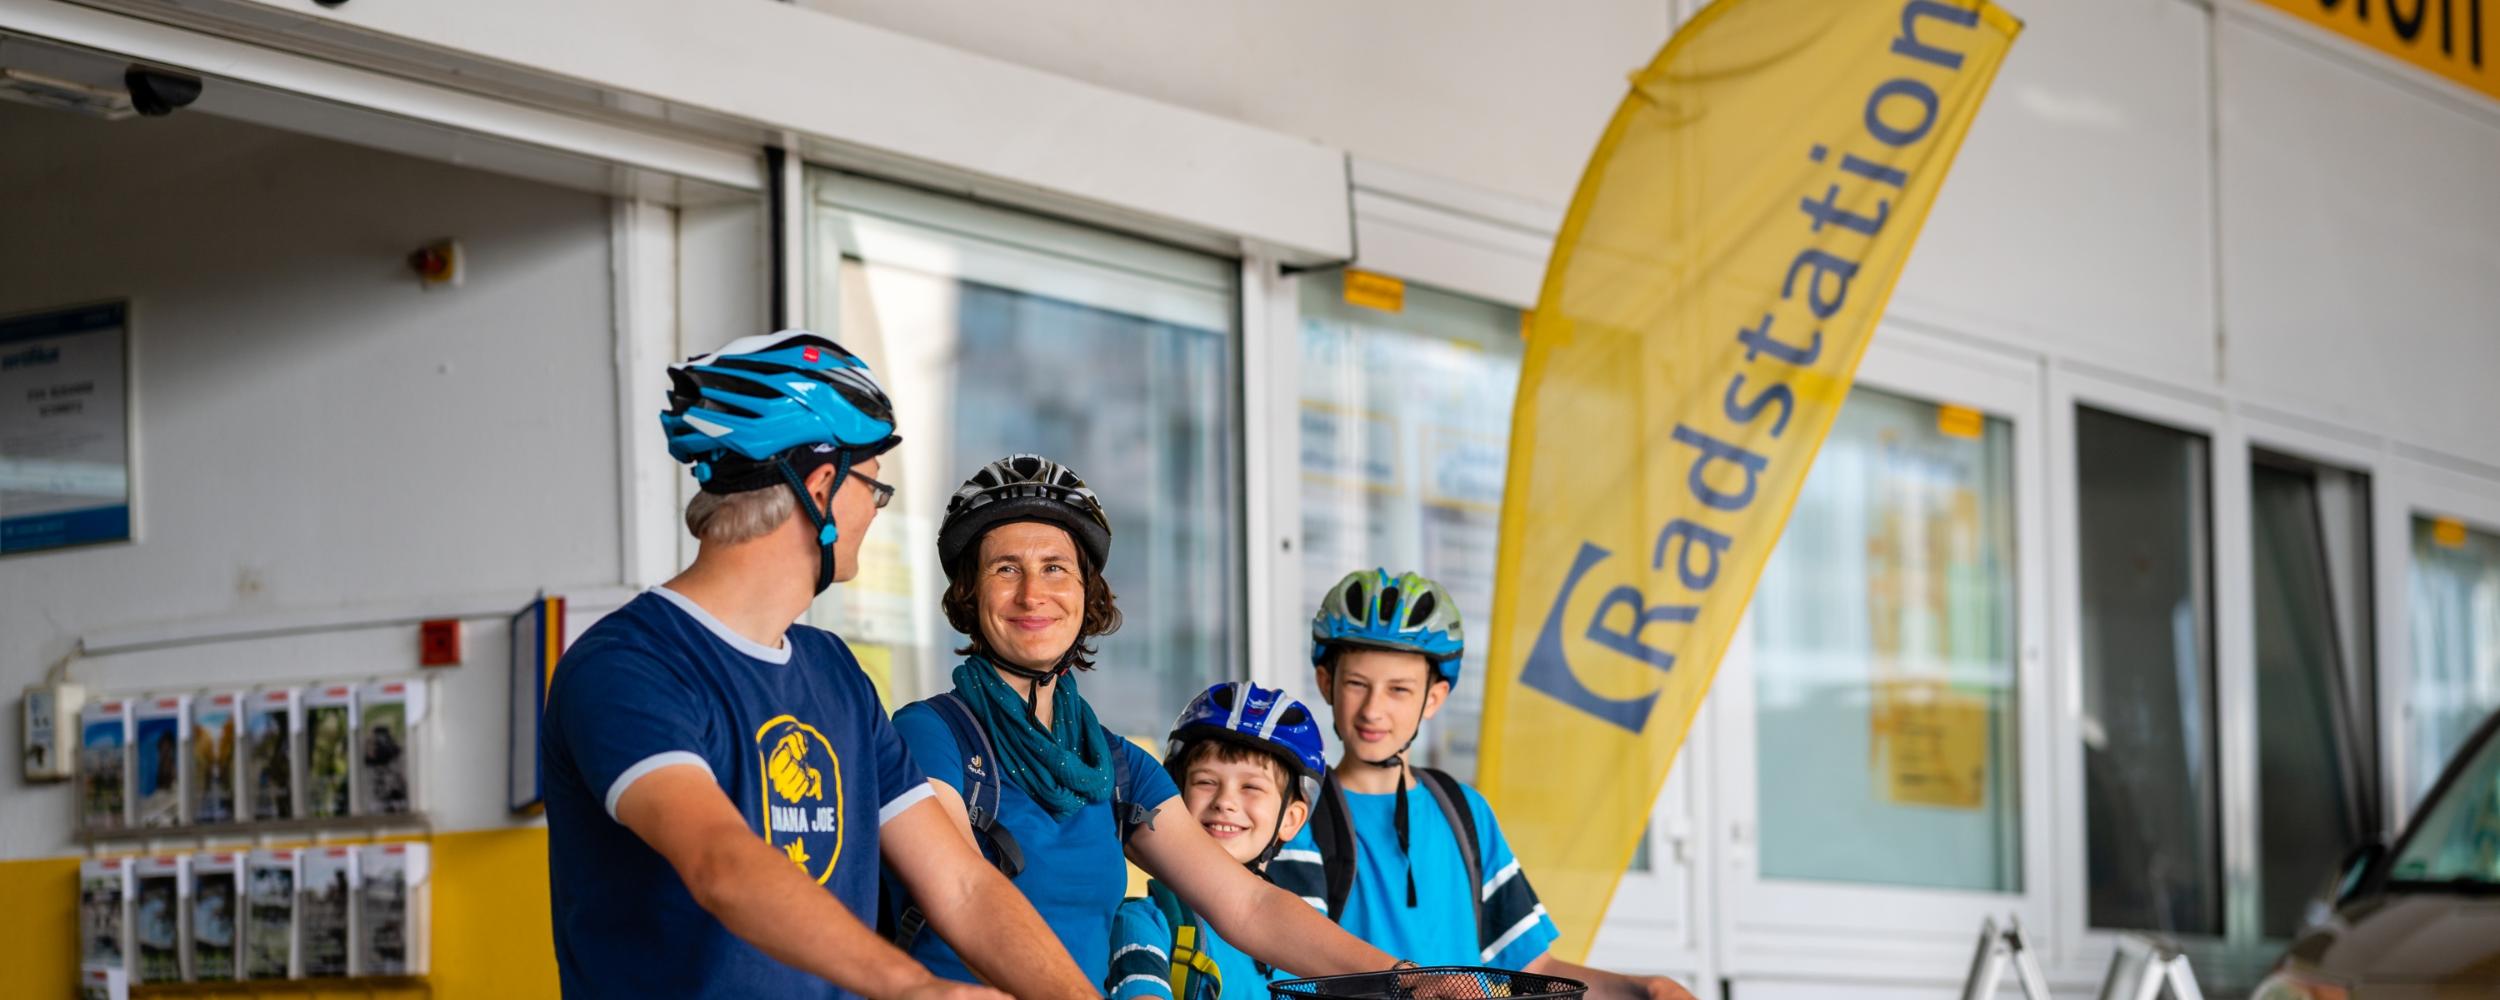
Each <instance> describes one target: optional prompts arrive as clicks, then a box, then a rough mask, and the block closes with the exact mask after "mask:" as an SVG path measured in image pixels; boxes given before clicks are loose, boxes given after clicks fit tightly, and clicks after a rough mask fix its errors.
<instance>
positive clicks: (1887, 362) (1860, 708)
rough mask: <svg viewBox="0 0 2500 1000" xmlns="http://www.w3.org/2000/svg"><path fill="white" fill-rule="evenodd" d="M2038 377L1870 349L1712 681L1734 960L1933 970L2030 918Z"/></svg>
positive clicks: (1734, 965)
mask: <svg viewBox="0 0 2500 1000" xmlns="http://www.w3.org/2000/svg"><path fill="white" fill-rule="evenodd" d="M2040 395H2041V394H2040V390H2039V383H2038V379H2037V376H2036V374H2035V373H2034V371H2033V370H2031V369H2030V368H2028V367H2027V366H2024V365H2021V364H2019V363H2011V362H1997V361H1996V360H1995V359H1993V358H1988V357H1985V356H1975V355H1973V354H1972V352H1969V351H1968V350H1964V349H1956V348H1954V347H1951V346H1945V345H1933V344H1931V343H1930V342H1927V341H1924V340H1921V339H1918V338H1916V337H1915V336H1912V335H1908V334H1903V333H1896V332H1895V331H1893V330H1889V329H1888V330H1885V331H1884V332H1883V333H1882V334H1881V335H1880V336H1879V337H1878V339H1877V341H1876V344H1875V347H1874V349H1873V350H1871V351H1870V352H1869V354H1868V356H1867V359H1866V362H1865V363H1864V365H1863V366H1862V367H1861V369H1860V372H1859V377H1858V379H1857V383H1856V387H1855V388H1854V389H1852V390H1851V392H1850V396H1849V401H1848V403H1847V405H1846V406H1845V407H1844V408H1843V409H1842V411H1841V414H1840V417H1839V420H1838V421H1837V423H1835V424H1834V426H1833V429H1832V433H1831V436H1830V438H1829V439H1828V440H1827V441H1826V442H1825V443H1824V446H1823V449H1822V451H1821V452H1820V454H1819V455H1818V456H1817V458H1816V459H1815V465H1814V469H1813V471H1812V473H1810V474H1809V476H1808V477H1807V480H1806V485H1805V489H1804V492H1803V493H1802V494H1800V496H1799V498H1798V501H1797V505H1796V507H1795V509H1794V510H1793V512H1792V513H1791V515H1790V519H1789V522H1788V526H1787V528H1786V530H1785V532H1784V533H1783V534H1782V536H1781V539H1780V545H1779V549H1778V551H1777V552H1776V553H1774V554H1773V556H1772V558H1771V562H1770V564H1769V566H1768V567H1767V568H1766V569H1765V571H1764V573H1763V576H1762V580H1761V582H1760V584H1759V585H1758V586H1757V587H1756V589H1755V592H1754V597H1753V601H1752V604H1751V606H1750V608H1749V611H1748V613H1747V619H1746V622H1745V624H1744V625H1743V626H1742V628H1741V630H1740V632H1739V634H1738V636H1737V639H1736V641H1735V642H1734V643H1733V644H1732V645H1731V647H1730V650H1729V653H1728V656H1727V659H1726V662H1725V663H1724V664H1723V665H1722V667H1721V670H1720V674H1719V677H1718V680H1717V682H1716V684H1715V685H1714V686H1713V689H1712V693H1711V700H1712V702H1713V703H1714V707H1715V710H1716V711H1717V713H1718V716H1717V718H1718V721H1719V723H1720V724H1721V726H1722V727H1723V728H1722V729H1721V731H1720V737H1721V738H1720V739H1719V740H1718V742H1717V743H1716V745H1715V746H1714V747H1713V750H1714V751H1715V752H1716V753H1717V754H1718V755H1719V760H1718V767H1717V773H1716V777H1717V779H1718V780H1717V784H1716V788H1715V791H1716V793H1717V796H1718V801H1719V804H1720V814H1719V816H1720V820H1719V826H1720V828H1719V830H1718V837H1719V841H1720V843H1719V845H1718V846H1719V848H1720V851H1721V854H1720V864H1719V869H1718V874H1719V875H1721V876H1723V881H1722V883H1721V884H1722V885H1723V886H1724V891H1723V892H1721V893H1720V897H1721V899H1722V900H1723V902H1724V904H1725V905H1723V906H1722V908H1721V910H1720V914H1719V921H1718V923H1719V926H1718V928H1717V930H1718V934H1719V941H1720V942H1721V954H1722V957H1723V959H1724V961H1725V963H1726V968H1727V974H1729V975H1732V976H1765V977H1772V976H1782V975H1811V974H1814V973H1816V972H1817V971H1818V970H1820V971H1823V972H1825V973H1845V974H1849V975H1868V974H1882V972H1883V970H1887V969H1898V970H1900V974H1903V975H1913V976H1917V977H1919V978H1933V977H1934V976H1935V970H1936V969H1938V968H1951V967H1955V964H1956V962H1966V961H1967V960H1968V957H1969V949H1970V942H1971V940H1972V938H1973V937H1974V935H1975V934H1976V933H1977V930H1978V927H1979V924H1980V921H1981V920H1983V919H1985V918H1987V917H1990V916H1994V917H1997V918H1998V919H2002V918H2003V917H2004V916H2005V915H2006V914H2008V913H2020V914H2023V915H2024V916H2025V917H2026V919H2027V921H2028V922H2030V923H2032V924H2034V925H2039V924H2040V923H2041V920H2040V918H2042V917H2044V915H2045V910H2044V909H2041V908H2040V907H2038V906H2037V905H2036V904H2037V902H2038V900H2040V899H2041V898H2043V895H2044V893H2043V891H2042V890H2043V889H2044V886H2043V885H2042V883H2043V881H2044V876H2043V874H2042V873H2043V872H2044V868H2043V867H2042V866H2043V861H2042V859H2041V858H2040V856H2039V853H2040V852H2039V851H2038V850H2036V845H2038V844H2041V843H2044V842H2045V841H2044V838H2043V836H2042V830H2043V829H2044V827H2043V819H2042V817H2043V813H2044V810H2043V809H2042V807H2041V806H2040V804H2039V803H2038V802H2036V801H2034V800H2033V796H2034V795H2036V793H2035V792H2032V791H2030V790H2032V789H2037V788H2039V787H2040V784H2041V780H2040V779H2041V777H2042V775H2043V774H2044V771H2043V769H2042V767H2041V761H2042V759H2043V755H2042V754H2040V753H2038V752H2036V746H2035V745H2036V744H2037V743H2038V741H2039V739H2040V736H2039V734H2040V733H2041V732H2042V731H2043V727H2042V712H2043V707H2042V705H2043V702H2044V698H2043V695H2042V690H2041V689H2042V688H2043V687H2044V685H2042V684H2041V683H2039V678H2040V676H2041V673H2040V669H2041V668H2040V663H2041V659H2040V655H2039V650H2040V647H2041V645H2042V640H2041V633H2042V625H2041V623H2042V620H2043V615H2044V604H2043V601H2042V594H2043V591H2044V588H2043V587H2042V586H2041V583H2040V579H2041V568H2040V564H2041V559H2040V556H2039V553H2040V552H2041V551H2042V550H2043V548H2044V546H2043V544H2042V538H2043V526H2042V521H2043V515H2042V513H2041V511H2042V503H2041V499H2040V498H2041V497H2042V495H2043V492H2044V491H2043V486H2042V483H2043V477H2044V472H2043V469H2044V463H2043V461H2042V451H2043V449H2042V448H2041V445H2040V443H2039V439H2040V430H2039V428H2040V424H2041V421H2040V420H2039V407H2040ZM1957 956H1958V957H1957Z"/></svg>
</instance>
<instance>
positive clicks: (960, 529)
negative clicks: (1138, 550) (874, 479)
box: [938, 455, 1111, 572]
mask: <svg viewBox="0 0 2500 1000" xmlns="http://www.w3.org/2000/svg"><path fill="white" fill-rule="evenodd" d="M1011 521H1040V522H1043V523H1045V524H1051V525H1056V526H1058V527H1059V528H1062V529H1065V530H1066V531H1067V533H1068V534H1069V535H1070V536H1071V537H1073V538H1075V539H1076V544H1077V545H1078V546H1079V547H1080V548H1083V549H1084V550H1085V554H1086V555H1087V556H1090V557H1092V559H1093V561H1094V571H1095V572H1101V571H1102V567H1103V566H1105V565H1108V564H1109V563H1110V562H1111V521H1110V519H1109V518H1106V517H1104V516H1103V513H1102V503H1101V502H1100V501H1098V500H1095V499H1094V491H1093V490H1091V489H1089V488H1087V487H1086V485H1085V480H1083V479H1079V478H1077V475H1076V473H1074V472H1071V471H1068V467H1067V466H1064V465H1061V464H1059V463H1057V462H1054V461H1051V460H1050V459H1047V458H1043V457H1042V456H1040V455H1009V456H1007V457H1005V458H1002V459H999V460H998V461H995V462H991V463H990V464H988V465H984V466H982V467H981V471H979V472H975V473H973V474H972V478H970V479H966V480H964V484H963V485H962V486H959V487H957V488H956V489H955V496H954V499H951V500H948V501H947V502H946V519H945V520H944V521H943V522H941V523H940V524H939V526H938V559H939V565H941V566H945V567H948V568H949V569H950V570H951V569H952V568H953V567H954V566H955V565H956V560H958V559H961V558H962V557H963V554H964V552H965V551H966V550H968V549H970V548H972V547H973V546H974V545H977V544H979V543H980V540H981V535H982V534H983V533H984V532H987V531H989V530H990V529H991V528H995V527H997V526H999V525H1002V524H1006V523H1008V522H1011Z"/></svg>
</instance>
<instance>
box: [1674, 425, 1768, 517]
mask: <svg viewBox="0 0 2500 1000" xmlns="http://www.w3.org/2000/svg"><path fill="white" fill-rule="evenodd" d="M1675 439H1676V440H1677V441H1679V442H1682V443H1684V444H1688V445H1691V446H1693V448H1694V450H1696V451H1699V452H1701V457H1699V458H1696V459H1694V460H1693V468H1692V471H1690V472H1688V473H1686V474H1685V476H1684V483H1685V485H1686V486H1688V487H1691V489H1692V491H1693V499H1696V500H1699V501H1701V502H1702V504H1703V505H1704V506H1707V507H1711V508H1715V509H1718V510H1743V509H1745V505H1747V504H1750V503H1752V502H1753V492H1754V489H1755V488H1756V487H1758V486H1760V485H1761V484H1762V470H1763V469H1764V468H1765V467H1767V466H1769V465H1770V464H1771V460H1770V459H1767V458H1764V457H1762V456H1760V455H1756V454H1754V453H1753V452H1750V451H1746V450H1745V449H1743V448H1739V447H1737V446H1735V445H1732V444H1728V443H1727V442H1725V441H1721V440H1719V439H1717V438H1714V437H1711V436H1710V435H1708V434H1704V433H1702V432H1700V431H1697V430H1694V429H1692V428H1690V427H1686V426H1684V425H1683V424H1677V425H1675ZM1712 462H1726V463H1728V464H1730V465H1733V466H1735V467H1736V468H1738V469H1740V470H1743V471H1744V473H1745V487H1744V488H1743V489H1741V490H1737V491H1735V492H1733V493H1730V492H1725V491H1722V490H1719V489H1717V488H1715V487H1712V486H1711V485H1710V482H1709V478H1708V475H1707V472H1708V470H1709V468H1710V463H1712Z"/></svg>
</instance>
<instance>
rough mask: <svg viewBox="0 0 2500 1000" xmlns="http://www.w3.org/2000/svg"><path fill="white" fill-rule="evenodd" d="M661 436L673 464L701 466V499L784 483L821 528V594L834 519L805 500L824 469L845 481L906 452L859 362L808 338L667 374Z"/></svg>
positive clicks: (742, 348) (784, 334)
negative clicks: (890, 452)
mask: <svg viewBox="0 0 2500 1000" xmlns="http://www.w3.org/2000/svg"><path fill="white" fill-rule="evenodd" d="M668 382H669V392H668V409H667V410H665V411H662V412H661V414H660V431H661V433H662V434H664V435H666V437H667V439H668V453H669V457H671V458H675V459H676V460H678V461H680V462H685V463H688V464H690V465H692V466H693V467H694V478H695V481H696V482H699V483H701V484H702V487H703V491H704V492H706V493H714V494H720V495H728V494H732V493H744V492H747V491H749V490H758V489H764V488H766V487H769V486H772V485H775V484H776V483H779V484H784V485H787V486H789V487H790V489H791V490H793V491H795V492H796V493H798V495H799V507H800V509H802V510H805V511H806V512H807V515H808V518H809V519H810V521H811V522H812V523H814V524H815V525H816V533H817V544H818V546H819V547H821V548H822V549H823V550H824V553H823V557H822V560H821V562H820V564H819V566H818V572H817V580H816V590H817V592H818V593H822V592H823V591H824V589H825V588H826V587H827V586H830V585H831V584H832V583H833V572H834V567H833V543H834V540H835V538H836V537H838V535H839V532H838V531H837V530H836V529H835V527H834V524H833V519H832V516H831V515H830V514H829V513H828V512H826V511H825V510H823V509H821V508H819V507H818V506H817V505H816V500H815V498H814V497H811V496H809V495H808V494H807V487H806V481H807V476H808V475H809V474H810V473H813V472H815V471H816V469H817V467H819V466H822V465H826V464H833V465H835V467H836V471H837V473H838V477H837V478H836V479H835V483H836V485H837V487H838V486H839V484H840V482H841V478H839V477H847V476H849V475H850V472H851V466H853V465H855V464H857V463H859V462H860V461H862V460H865V459H868V458H871V457H874V456H876V455H879V454H883V453H884V452H885V451H886V450H887V449H890V448H892V447H894V446H895V445H896V444H899V443H901V441H902V438H901V437H899V436H897V435H896V434H895V433H894V430H895V425H894V401H893V400H891V399H888V398H887V397H886V394H885V390H884V389H883V388H881V387H879V386H878V385H877V379H876V377H875V376H874V375H872V374H870V373H869V371H868V365H867V364H866V363H865V362H862V361H861V360H860V359H859V357H858V356H857V355H854V354H852V353H851V352H849V351H847V350H844V349H843V348H842V345H840V344H837V343H834V342H833V341H830V340H827V339H825V338H823V337H820V336H817V335H816V334H813V333H809V332H807V331H805V330H783V331H781V332H779V333H772V334H762V335H758V336H752V337H740V338H738V339H737V340H734V341H731V342H729V343H728V344H727V345H726V346H723V347H722V348H721V349H720V350H717V351H713V352H712V353H710V354H703V355H698V356H696V357H692V358H688V359H686V360H685V361H684V362H681V363H679V364H674V365H670V366H669V367H668Z"/></svg>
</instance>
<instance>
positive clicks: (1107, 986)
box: [1103, 899, 1293, 1000]
mask: <svg viewBox="0 0 2500 1000" xmlns="http://www.w3.org/2000/svg"><path fill="white" fill-rule="evenodd" d="M1198 926H1199V928H1200V930H1201V931H1202V934H1203V936H1202V937H1200V938H1199V940H1198V942H1197V948H1198V952H1199V954H1202V955H1205V956H1206V957H1207V958H1209V959H1211V960H1213V961H1214V963H1215V975H1216V979H1217V981H1218V982H1220V983H1221V984H1222V990H1221V991H1220V992H1217V993H1216V994H1215V995H1214V996H1213V997H1208V996H1206V995H1204V993H1203V992H1202V991H1200V990H1196V989H1193V990H1192V991H1191V993H1192V995H1191V996H1188V997H1179V998H1175V997H1173V995H1172V982H1171V978H1172V950H1173V948H1174V946H1175V945H1176V943H1177V942H1175V940H1174V938H1175V937H1176V935H1175V934H1174V932H1173V929H1172V924H1171V921H1168V920H1165V919H1164V917H1163V909H1162V908H1161V907H1158V906H1156V905H1155V904H1154V901H1153V900H1151V899H1131V900H1129V901H1127V902H1125V903H1122V904H1120V912H1119V913H1118V915H1116V916H1114V917H1113V918H1112V920H1111V972H1110V974H1109V977H1108V981H1106V982H1104V983H1103V990H1104V992H1105V994H1106V995H1108V996H1109V997H1110V998H1111V1000H1150V998H1151V1000H1267V996H1268V993H1267V984H1268V982H1269V980H1271V979H1273V980H1285V979H1290V978H1293V977H1292V975H1291V974H1290V973H1286V972H1283V971H1279V970H1268V969H1262V968H1260V967H1259V963H1258V961H1257V960H1256V959H1253V958H1251V957H1250V953H1248V952H1245V951H1243V950H1241V949H1239V948H1235V947H1233V946H1232V945H1231V944H1229V943H1226V942H1225V940H1224V939H1223V938H1221V937H1219V936H1217V935H1216V933H1215V927H1214V925H1212V924H1209V923H1207V922H1206V921H1205V920H1203V919H1201V920H1199V921H1198Z"/></svg>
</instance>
